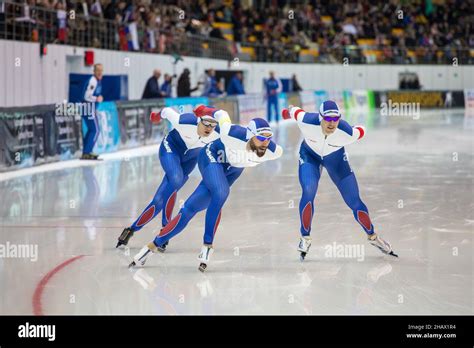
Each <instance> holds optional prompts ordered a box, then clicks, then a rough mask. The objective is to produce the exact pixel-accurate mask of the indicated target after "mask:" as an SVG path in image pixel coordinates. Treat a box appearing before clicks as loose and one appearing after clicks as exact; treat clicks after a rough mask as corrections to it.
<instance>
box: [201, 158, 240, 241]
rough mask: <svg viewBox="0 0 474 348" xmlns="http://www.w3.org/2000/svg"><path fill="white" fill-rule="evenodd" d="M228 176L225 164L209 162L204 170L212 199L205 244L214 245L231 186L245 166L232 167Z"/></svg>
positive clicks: (207, 219) (207, 217)
mask: <svg viewBox="0 0 474 348" xmlns="http://www.w3.org/2000/svg"><path fill="white" fill-rule="evenodd" d="M230 170H231V171H232V172H231V173H228V175H227V176H226V173H225V166H223V165H221V164H219V163H211V164H209V165H208V166H207V167H206V168H205V170H204V172H203V181H204V183H205V185H206V187H207V189H208V190H209V192H210V195H211V201H210V204H209V208H208V209H207V212H206V225H205V231H204V244H206V245H212V242H213V241H214V235H215V233H216V231H217V227H218V226H219V222H220V220H221V211H222V207H223V206H224V203H225V202H226V200H227V197H228V196H229V193H230V186H231V185H232V184H233V183H234V182H235V180H237V178H238V177H239V176H240V174H241V173H242V171H243V168H231V169H230Z"/></svg>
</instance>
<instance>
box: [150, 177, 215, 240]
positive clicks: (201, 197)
mask: <svg viewBox="0 0 474 348" xmlns="http://www.w3.org/2000/svg"><path fill="white" fill-rule="evenodd" d="M210 201H211V195H210V193H209V190H208V189H207V187H206V185H205V184H204V182H202V181H201V183H200V184H199V186H198V187H197V188H196V190H195V191H194V192H193V193H192V194H191V196H190V197H189V198H188V199H187V200H186V202H184V206H183V208H182V209H181V210H180V211H179V212H178V214H177V215H176V216H175V217H174V218H173V219H171V220H170V222H169V223H168V224H167V225H166V226H165V227H163V228H162V229H161V231H160V233H159V234H158V235H157V236H156V237H155V240H154V241H153V243H154V244H155V245H156V246H157V247H159V246H161V245H163V244H165V243H166V242H167V241H169V240H170V239H171V238H173V237H174V236H175V235H177V234H178V233H180V232H181V231H182V230H183V229H184V228H185V227H186V225H187V224H188V222H189V221H190V220H191V219H192V218H193V217H194V215H196V213H198V212H200V211H201V210H204V209H206V208H207V207H208V205H209V202H210Z"/></svg>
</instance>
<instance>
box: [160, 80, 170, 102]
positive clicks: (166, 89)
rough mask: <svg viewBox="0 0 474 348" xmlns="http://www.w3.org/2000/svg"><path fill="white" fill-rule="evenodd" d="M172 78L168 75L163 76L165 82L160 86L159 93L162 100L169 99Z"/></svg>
mask: <svg viewBox="0 0 474 348" xmlns="http://www.w3.org/2000/svg"><path fill="white" fill-rule="evenodd" d="M172 79H173V77H172V76H171V75H170V74H165V82H163V84H162V85H161V88H160V92H161V97H162V98H171V81H172Z"/></svg>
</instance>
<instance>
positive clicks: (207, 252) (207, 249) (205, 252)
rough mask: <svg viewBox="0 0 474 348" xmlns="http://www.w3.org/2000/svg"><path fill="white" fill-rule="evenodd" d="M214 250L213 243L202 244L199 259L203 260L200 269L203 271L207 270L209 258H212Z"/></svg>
mask: <svg viewBox="0 0 474 348" xmlns="http://www.w3.org/2000/svg"><path fill="white" fill-rule="evenodd" d="M213 252H214V249H213V248H212V245H206V244H204V245H203V246H202V249H201V252H200V253H199V255H198V260H199V261H201V264H200V265H199V270H200V271H201V272H204V271H205V270H206V268H207V265H208V263H209V260H210V258H211V254H212V253H213Z"/></svg>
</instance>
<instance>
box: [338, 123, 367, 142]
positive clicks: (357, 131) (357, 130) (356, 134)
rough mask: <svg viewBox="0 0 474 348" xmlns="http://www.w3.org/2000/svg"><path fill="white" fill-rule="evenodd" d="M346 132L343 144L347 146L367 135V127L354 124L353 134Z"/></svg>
mask: <svg viewBox="0 0 474 348" xmlns="http://www.w3.org/2000/svg"><path fill="white" fill-rule="evenodd" d="M342 134H344V137H343V139H342V142H341V145H343V146H346V145H350V144H353V143H355V142H356V141H358V140H360V139H362V138H363V137H364V135H365V128H364V126H354V127H352V135H349V134H347V133H342Z"/></svg>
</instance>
